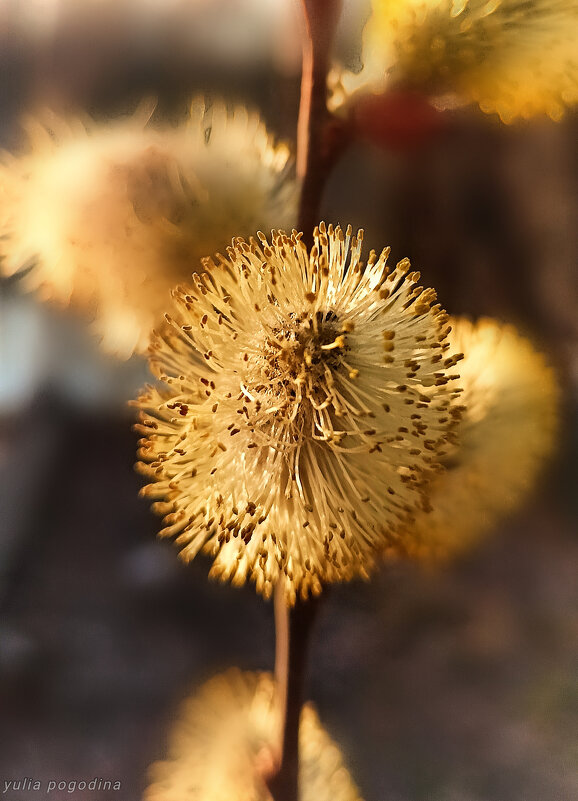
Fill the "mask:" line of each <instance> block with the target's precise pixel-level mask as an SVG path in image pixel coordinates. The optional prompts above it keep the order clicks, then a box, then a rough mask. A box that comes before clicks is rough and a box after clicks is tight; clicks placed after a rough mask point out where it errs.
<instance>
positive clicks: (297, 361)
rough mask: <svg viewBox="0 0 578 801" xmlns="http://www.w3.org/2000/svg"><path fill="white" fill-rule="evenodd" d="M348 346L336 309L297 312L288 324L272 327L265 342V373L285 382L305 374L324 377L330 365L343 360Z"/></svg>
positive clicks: (337, 365)
mask: <svg viewBox="0 0 578 801" xmlns="http://www.w3.org/2000/svg"><path fill="white" fill-rule="evenodd" d="M345 347H346V340H345V336H344V334H343V332H341V331H340V326H339V319H338V317H337V315H336V314H335V312H333V311H328V312H322V311H318V312H316V314H315V315H311V314H309V313H307V312H303V313H302V314H301V315H299V316H297V315H294V316H292V318H291V319H290V320H289V322H288V325H287V326H284V327H279V328H275V329H273V331H272V332H271V336H270V337H268V339H267V341H266V343H265V349H264V350H265V360H266V368H265V373H266V375H267V378H269V380H277V381H281V382H282V383H284V384H285V383H286V382H291V383H293V382H295V381H298V380H303V379H305V378H307V379H312V380H315V379H316V378H321V377H322V376H323V375H324V373H325V370H326V368H327V367H329V368H330V369H332V370H334V369H336V368H337V367H339V365H340V363H341V357H342V352H343V350H344V349H345Z"/></svg>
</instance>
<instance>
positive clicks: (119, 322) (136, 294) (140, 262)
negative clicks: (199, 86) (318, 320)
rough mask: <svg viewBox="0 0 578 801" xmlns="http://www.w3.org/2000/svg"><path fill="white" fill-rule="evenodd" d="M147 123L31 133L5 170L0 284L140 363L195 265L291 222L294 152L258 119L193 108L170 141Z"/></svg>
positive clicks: (237, 110)
mask: <svg viewBox="0 0 578 801" xmlns="http://www.w3.org/2000/svg"><path fill="white" fill-rule="evenodd" d="M151 111H152V109H151V108H148V109H145V112H147V113H146V114H143V113H142V111H141V112H140V113H137V114H136V115H134V116H133V117H130V118H124V119H120V120H115V121H112V122H110V123H108V124H104V123H101V124H97V123H92V122H88V123H86V124H85V123H82V122H81V121H80V120H75V119H71V120H67V121H64V120H61V119H57V118H54V117H53V118H52V119H51V120H50V122H45V123H43V124H40V123H38V122H32V123H30V125H29V137H28V148H27V151H26V152H25V153H24V154H23V155H21V156H20V157H11V156H9V155H8V154H4V158H3V162H2V164H1V165H0V187H1V188H0V234H1V237H0V256H3V257H4V258H3V265H2V269H3V272H4V273H5V274H13V273H16V272H19V271H23V276H22V283H23V284H24V285H25V286H26V287H27V288H30V289H34V290H37V291H38V292H39V294H40V296H41V297H43V298H47V299H51V300H53V301H56V302H57V303H60V304H63V305H67V304H69V303H73V304H75V305H76V306H77V307H79V308H80V309H81V310H83V311H85V312H89V313H91V314H92V315H93V316H94V320H95V328H96V331H97V333H98V334H99V335H100V337H101V338H102V344H103V347H104V348H105V349H106V350H109V351H111V352H114V353H116V354H118V355H120V356H123V357H128V356H130V355H131V353H132V352H133V351H135V350H136V351H143V350H145V349H146V346H147V344H148V340H149V333H150V330H151V328H152V327H153V326H154V325H157V324H158V323H159V322H160V321H161V320H162V314H163V312H164V310H165V308H166V305H167V301H168V299H169V292H170V289H171V287H172V286H174V285H175V284H176V283H178V282H179V281H181V280H183V279H185V278H188V277H189V276H190V274H191V273H192V272H193V271H194V270H197V269H199V260H200V258H201V257H203V256H206V255H208V254H210V253H213V252H214V251H215V250H217V249H218V248H220V247H225V246H226V245H227V244H229V242H230V240H231V237H232V236H233V235H235V234H239V233H247V234H249V233H250V232H252V231H254V230H255V229H256V228H257V227H259V226H262V227H264V228H265V229H269V228H271V227H272V226H273V225H279V224H280V223H281V224H286V225H287V224H288V225H291V224H292V223H293V221H294V217H295V214H296V200H297V186H296V183H295V181H294V179H293V178H292V176H291V171H292V160H291V158H290V154H289V151H288V149H287V148H286V147H285V146H284V145H275V144H274V142H273V139H272V138H271V136H270V135H269V134H268V133H267V131H266V129H265V126H264V125H263V123H262V122H261V121H260V119H259V117H258V115H257V114H255V113H251V112H248V111H247V110H246V109H245V108H244V107H241V106H237V107H232V108H229V107H227V106H226V105H225V104H224V103H215V104H213V105H210V106H209V105H206V104H205V102H204V101H202V100H196V101H194V102H193V104H192V106H191V110H190V115H189V117H188V119H187V120H186V121H185V122H183V123H182V124H180V125H178V126H175V127H168V126H166V125H164V126H158V125H153V124H152V123H150V122H149V121H148V120H149V117H150V113H151ZM27 267H31V269H29V270H28V271H26V270H25V268H27Z"/></svg>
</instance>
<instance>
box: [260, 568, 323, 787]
mask: <svg viewBox="0 0 578 801" xmlns="http://www.w3.org/2000/svg"><path fill="white" fill-rule="evenodd" d="M318 607H319V599H317V598H311V599H309V600H308V601H300V600H298V601H297V602H296V604H295V606H293V607H287V605H286V602H285V596H284V591H283V585H282V584H279V585H278V587H277V591H276V594H275V632H276V653H275V683H276V690H277V697H278V703H279V704H280V728H281V731H280V756H279V767H278V770H277V772H276V773H275V774H274V775H273V776H272V777H271V778H270V779H269V781H268V786H269V790H270V792H271V795H272V796H273V798H274V799H275V801H298V798H299V721H300V718H301V709H302V707H303V702H304V700H305V698H304V687H305V677H306V672H307V652H308V646H309V641H310V635H311V630H312V627H313V623H314V620H315V617H316V613H317V609H318Z"/></svg>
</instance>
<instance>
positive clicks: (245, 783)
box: [144, 670, 361, 801]
mask: <svg viewBox="0 0 578 801" xmlns="http://www.w3.org/2000/svg"><path fill="white" fill-rule="evenodd" d="M278 726H279V718H278V714H277V710H276V700H275V685H274V682H273V679H272V677H271V676H270V675H269V674H266V673H241V672H240V671H238V670H230V671H228V672H227V673H225V674H222V675H220V676H216V677H215V678H213V679H211V680H210V681H209V682H207V684H205V685H204V686H203V687H202V688H201V690H200V691H199V693H198V695H196V696H193V697H192V698H190V699H189V700H188V701H187V702H186V704H185V705H184V707H183V712H182V717H181V720H180V721H179V722H178V723H177V725H176V726H175V728H174V731H173V732H172V733H171V747H170V754H169V759H168V760H167V761H165V762H158V763H156V764H155V765H153V766H152V768H151V780H152V784H151V785H150V786H149V787H148V789H147V791H146V792H145V796H144V798H145V801H270V799H271V795H270V793H269V791H268V790H267V787H266V785H265V781H264V779H263V772H264V771H265V770H266V769H267V767H268V766H269V764H270V753H271V748H272V746H273V744H274V742H275V736H276V733H277V731H278ZM299 749H300V766H299V769H300V792H299V798H300V799H301V801H361V799H360V796H359V793H358V791H357V788H356V787H355V785H354V784H353V781H352V780H351V777H350V775H349V773H348V771H347V770H346V768H345V767H344V765H343V758H342V756H341V752H340V750H339V748H338V747H337V746H336V745H335V743H333V741H332V740H331V738H330V737H329V735H328V734H327V732H326V731H325V730H324V729H323V728H322V726H321V724H320V723H319V719H318V717H317V714H316V712H315V710H314V709H313V708H312V707H311V706H310V705H309V704H308V705H306V706H305V707H304V708H303V711H302V713H301V726H300V731H299Z"/></svg>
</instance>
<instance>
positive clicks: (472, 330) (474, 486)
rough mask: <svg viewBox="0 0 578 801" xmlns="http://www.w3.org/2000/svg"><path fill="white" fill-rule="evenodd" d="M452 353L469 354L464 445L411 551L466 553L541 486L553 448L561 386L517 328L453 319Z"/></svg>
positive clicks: (440, 482)
mask: <svg viewBox="0 0 578 801" xmlns="http://www.w3.org/2000/svg"><path fill="white" fill-rule="evenodd" d="M452 325H453V330H452V332H451V334H450V336H449V339H450V342H451V352H452V353H457V352H463V353H464V354H465V355H464V359H463V361H462V362H461V363H460V383H461V385H462V387H463V388H464V393H463V396H462V398H463V402H464V403H465V406H466V411H465V413H464V415H463V418H462V420H461V422H460V425H459V428H458V435H459V440H460V444H459V447H457V448H455V449H454V450H453V451H452V452H450V454H449V455H448V457H447V459H446V468H447V469H446V471H445V472H444V473H442V474H440V475H439V476H437V477H436V479H435V480H434V482H433V483H432V488H431V504H432V507H433V508H432V511H431V512H430V513H429V514H426V515H421V516H420V517H419V518H418V519H417V520H416V522H415V524H414V527H413V530H414V534H415V538H414V539H412V540H411V541H409V544H410V553H411V554H412V555H415V556H418V557H426V558H444V557H447V556H451V555H453V554H454V553H457V552H460V551H462V550H464V549H465V548H467V547H468V546H470V545H471V544H472V543H473V542H475V541H476V540H477V539H478V538H479V537H480V536H481V535H482V534H483V533H485V532H486V531H488V530H489V529H490V528H491V526H492V525H493V524H495V523H496V520H497V519H498V518H499V517H500V516H502V515H504V514H506V513H507V512H509V511H511V510H513V509H515V508H516V506H518V504H520V503H521V501H522V500H523V499H524V498H526V496H527V495H528V493H529V492H530V491H531V490H532V488H533V487H534V485H535V482H536V478H537V476H538V474H539V472H540V468H541V467H542V466H543V462H544V459H545V458H546V457H547V456H549V455H550V454H551V452H552V449H553V447H554V443H555V440H556V432H557V420H558V414H557V413H558V394H559V392H558V385H557V382H556V379H555V376H554V373H553V371H552V369H551V368H549V367H548V366H547V364H546V362H545V360H544V357H543V356H542V355H541V354H539V353H537V352H536V351H535V350H534V348H533V347H532V345H531V344H530V343H529V342H528V341H527V340H526V339H524V338H523V337H522V336H520V335H519V334H518V333H517V332H516V330H515V329H514V328H513V327H512V326H508V325H503V324H500V323H498V322H496V321H494V320H489V319H482V320H480V321H479V322H478V323H475V324H474V323H471V322H470V321H469V320H467V319H458V320H455V321H454V320H452Z"/></svg>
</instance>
